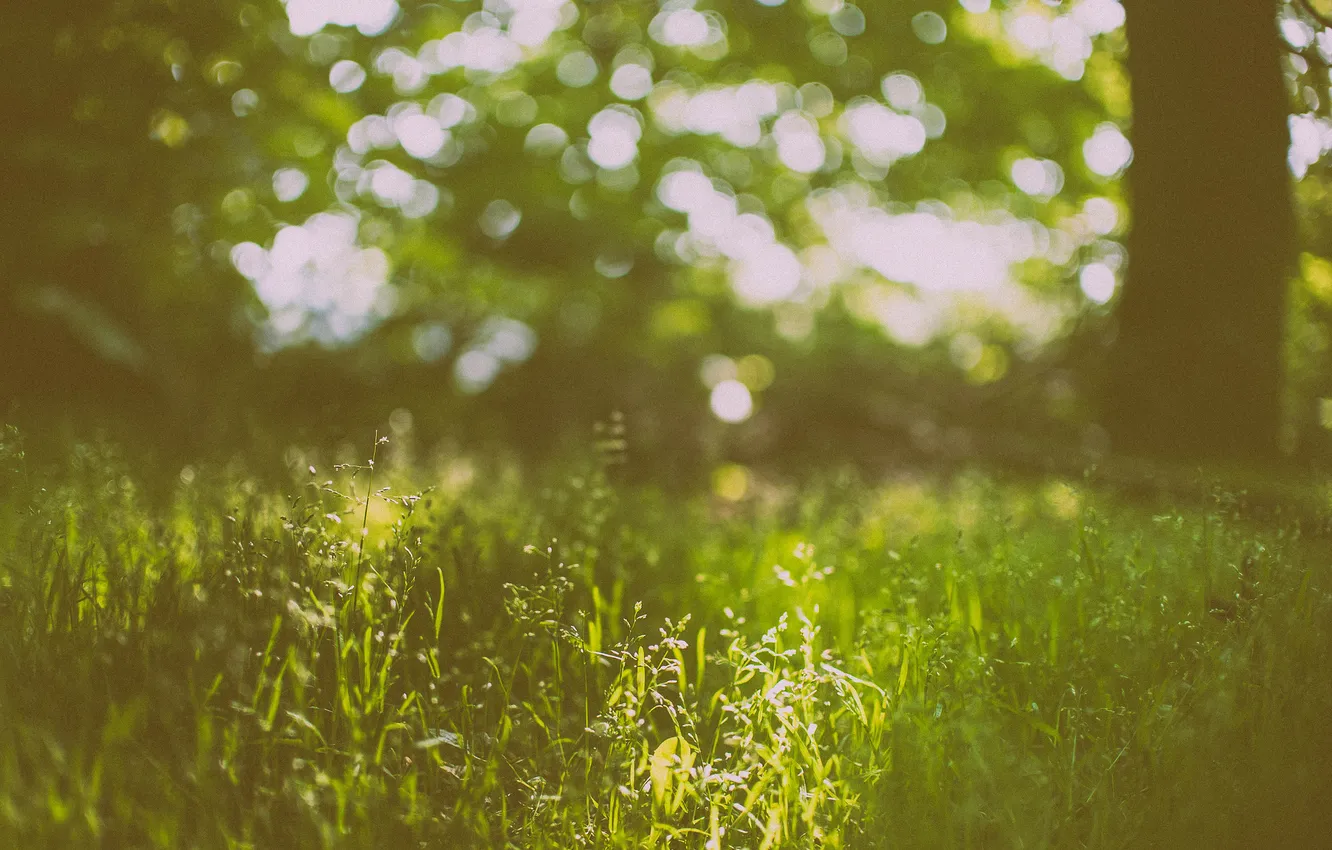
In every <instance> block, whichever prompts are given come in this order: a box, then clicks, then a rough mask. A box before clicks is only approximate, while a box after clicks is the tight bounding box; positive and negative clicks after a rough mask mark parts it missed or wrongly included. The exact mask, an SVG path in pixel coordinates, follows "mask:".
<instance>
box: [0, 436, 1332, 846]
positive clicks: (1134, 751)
mask: <svg viewBox="0 0 1332 850" xmlns="http://www.w3.org/2000/svg"><path fill="white" fill-rule="evenodd" d="M379 450H380V447H379V446H376V448H375V452H376V456H378V452H379ZM296 459H297V458H295V456H293V461H295V460H296ZM299 460H300V463H296V462H293V464H292V466H293V469H295V470H296V471H297V473H296V475H295V478H294V480H293V482H292V484H291V486H290V487H289V488H288V490H287V493H286V494H282V493H275V492H270V491H269V490H268V489H266V488H264V487H261V486H259V485H256V484H255V483H254V482H252V481H248V480H247V479H245V478H244V476H242V475H240V474H238V473H236V472H235V471H234V470H233V471H232V472H217V471H209V470H198V471H192V474H191V475H190V476H188V477H187V478H188V480H186V478H182V483H181V486H180V489H179V492H178V493H177V496H176V498H175V500H174V501H173V502H172V503H171V504H170V505H169V506H166V507H160V508H153V509H149V508H147V507H145V506H144V500H143V498H142V496H141V495H140V493H139V491H138V489H137V485H136V483H135V478H134V475H133V473H132V470H126V469H124V468H123V464H121V463H120V462H119V461H117V459H116V457H115V454H114V452H111V451H109V450H107V449H105V448H104V447H87V446H82V447H76V448H74V449H73V450H71V453H70V459H69V463H68V467H67V468H66V469H65V470H63V471H60V472H58V473H38V472H37V471H35V470H32V469H30V468H28V462H27V460H26V459H25V458H24V457H23V455H22V450H21V441H20V440H19V438H18V435H17V434H14V433H12V432H11V433H8V434H7V435H6V436H5V439H4V442H3V445H0V493H2V494H3V500H4V503H5V504H4V508H3V510H0V846H13V847H25V848H27V847H34V848H39V847H61V848H64V847H93V846H105V847H122V846H124V847H129V846H133V847H172V848H175V847H200V848H211V847H218V848H223V847H225V848H242V847H245V848H268V847H284V848H285V847H367V848H369V847H385V846H404V847H407V846H411V847H420V846H424V847H469V846H472V847H505V846H513V847H552V848H553V847H559V848H566V847H649V846H650V847H709V848H711V847H715V848H725V847H732V848H780V847H851V848H859V847H913V848H914V847H990V846H1001V847H1007V846H1024V847H1040V846H1051V847H1062V846H1072V847H1077V846H1089V847H1091V846H1094V847H1136V846H1151V845H1155V846H1209V847H1210V846H1237V847H1241V846H1242V847H1259V846H1313V845H1316V844H1317V842H1318V841H1319V840H1321V839H1320V838H1319V836H1324V837H1325V836H1326V835H1328V834H1330V833H1329V832H1328V831H1327V829H1328V827H1329V823H1328V814H1327V812H1328V811H1329V807H1328V806H1327V805H1326V801H1327V800H1328V799H1329V793H1330V792H1332V768H1329V764H1328V759H1327V756H1326V754H1327V753H1328V752H1332V728H1329V724H1328V722H1327V718H1328V717H1329V716H1332V662H1330V661H1329V659H1332V593H1330V591H1332V575H1330V573H1332V565H1330V564H1329V560H1328V555H1329V549H1330V548H1332V547H1329V546H1328V545H1327V541H1326V540H1325V539H1324V538H1323V537H1320V536H1318V535H1317V534H1316V533H1311V532H1316V531H1319V530H1314V529H1308V528H1306V529H1299V528H1297V527H1294V526H1291V527H1284V528H1282V527H1263V526H1261V525H1259V524H1256V523H1254V522H1252V521H1250V520H1249V519H1247V518H1246V516H1245V514H1244V511H1243V510H1242V508H1241V507H1240V502H1239V500H1237V499H1234V498H1231V497H1224V496H1219V497H1217V498H1216V499H1215V500H1214V501H1213V502H1212V504H1211V506H1210V508H1209V509H1206V510H1199V511H1191V512H1188V513H1167V514H1159V515H1152V514H1151V513H1148V512H1144V511H1143V510H1142V509H1140V508H1135V507H1133V506H1132V505H1130V504H1126V503H1120V502H1118V501H1116V500H1115V499H1113V498H1112V497H1111V496H1109V495H1106V494H1098V493H1097V492H1095V491H1092V490H1090V489H1087V488H1085V487H1083V486H1082V485H1079V484H1075V483H1071V482H1066V481H1055V482H1049V483H1046V484H1044V485H1040V486H1026V485H1023V486H1018V485H1000V484H996V483H994V482H992V481H989V480H986V479H983V478H980V477H975V476H962V477H958V478H956V479H953V480H950V481H942V482H941V481H932V480H930V479H928V478H924V477H922V478H916V479H900V480H896V481H891V482H887V483H882V484H878V483H876V484H866V483H864V482H862V481H860V480H859V479H858V478H857V477H856V476H855V475H852V474H848V473H838V474H829V475H825V476H821V477H818V478H816V479H814V480H811V481H809V482H806V483H805V484H804V485H802V486H801V487H799V488H794V487H783V488H778V487H775V486H774V485H771V484H769V483H763V482H760V484H752V483H751V484H750V486H747V488H746V492H745V493H739V492H738V490H739V488H732V490H733V491H734V492H732V493H731V494H732V495H736V498H734V499H733V498H730V497H726V498H719V497H717V496H716V495H715V494H711V493H703V494H700V497H699V498H698V499H695V500H686V501H684V502H680V501H678V500H676V499H673V498H669V497H667V496H666V495H665V494H662V493H660V492H657V491H654V490H652V489H650V488H642V487H621V486H614V485H613V484H612V483H611V479H612V478H614V467H613V466H608V465H607V463H608V461H613V460H616V458H614V457H609V456H608V455H606V454H605V453H603V455H602V456H601V459H600V460H597V461H588V462H586V463H581V464H576V465H574V466H573V467H571V468H562V469H558V470H550V471H548V472H546V473H544V474H539V475H537V476H535V477H532V476H531V475H529V476H528V477H527V478H524V477H523V476H521V475H519V474H518V473H517V472H516V471H515V470H513V469H507V471H503V472H498V471H494V470H491V469H489V468H488V467H487V466H486V465H485V464H484V463H481V462H480V461H477V462H476V463H475V464H472V463H468V464H465V465H466V467H467V468H468V469H469V470H472V473H471V474H470V475H469V476H468V481H466V482H460V479H458V477H457V476H456V475H453V473H452V472H450V473H449V474H450V475H452V476H453V477H451V478H448V480H447V481H446V480H443V478H444V477H445V476H443V473H440V474H435V473H431V475H430V477H431V478H434V479H437V480H435V481H428V482H426V483H427V484H430V485H438V487H437V489H434V490H429V489H427V488H426V487H424V486H421V485H420V484H413V483H412V482H411V480H410V479H411V476H412V475H414V474H416V473H415V472H414V470H413V468H410V467H407V466H404V465H401V464H398V465H396V466H394V465H393V464H383V463H379V464H368V463H351V464H347V465H342V466H340V467H334V466H331V465H330V466H327V467H325V466H324V465H323V463H322V461H320V460H319V459H318V458H317V457H314V456H312V455H308V456H307V455H302V456H301V457H300V458H299ZM307 461H309V463H307ZM311 466H313V467H314V469H313V471H311V469H310V467H311ZM463 466H464V464H462V463H461V462H453V463H447V462H442V463H441V464H439V468H440V469H441V470H453V471H454V472H456V470H457V469H461V468H463ZM378 467H383V469H380V468H378ZM391 467H392V469H390V468H391ZM372 471H373V475H372ZM492 472H493V474H492ZM746 475H747V476H749V475H751V473H746ZM753 480H754V481H758V479H757V478H755V479H753ZM747 481H748V479H747ZM760 485H761V486H760ZM765 488H766V489H765ZM751 490H753V491H754V492H751ZM759 490H762V491H763V493H766V494H767V495H763V496H762V497H761V498H760V496H759V495H755V492H757V491H759ZM728 492H731V491H728ZM737 494H738V495H737Z"/></svg>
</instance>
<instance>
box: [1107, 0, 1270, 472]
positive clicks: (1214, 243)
mask: <svg viewBox="0 0 1332 850" xmlns="http://www.w3.org/2000/svg"><path fill="white" fill-rule="evenodd" d="M1125 5H1126V7H1127V13H1128V19H1127V34H1128V43H1129V58H1128V68H1129V72H1130V74H1131V75H1132V95H1133V126H1132V132H1131V138H1132V141H1133V146H1134V160H1133V164H1132V165H1131V166H1130V169H1129V173H1128V181H1129V190H1130V194H1131V208H1132V211H1133V217H1132V218H1133V220H1132V230H1131V232H1130V234H1129V237H1128V249H1129V268H1128V275H1127V279H1126V281H1125V286H1124V292H1123V297H1122V300H1121V302H1120V304H1119V308H1118V315H1117V319H1118V335H1117V337H1116V341H1115V345H1114V350H1113V351H1112V352H1111V359H1110V363H1109V367H1110V375H1109V381H1108V385H1107V387H1106V398H1105V401H1106V411H1105V412H1106V416H1105V420H1106V424H1107V426H1108V428H1109V430H1110V434H1111V438H1112V442H1113V446H1114V449H1115V450H1116V451H1117V452H1121V453H1124V454H1131V455H1146V456H1154V457H1159V458H1169V459H1182V460H1195V459H1211V460H1222V461H1241V462H1254V461H1262V460H1270V459H1273V458H1275V457H1276V455H1277V453H1278V434H1279V428H1280V393H1281V377H1282V369H1281V363H1282V347H1281V340H1282V331H1283V325H1284V319H1285V294H1286V286H1287V275H1288V273H1289V272H1290V271H1291V269H1292V267H1293V254H1294V248H1295V240H1294V218H1293V213H1292V209H1291V189H1290V182H1291V178H1290V173H1289V171H1288V169H1287V165H1286V153H1287V149H1288V146H1289V131H1288V129H1287V123H1286V122H1287V114H1288V109H1287V102H1286V91H1285V84H1284V80H1283V77H1282V71H1281V66H1280V57H1281V45H1280V42H1279V40H1278V38H1279V37H1278V34H1277V26H1276V4H1275V3H1274V2H1272V0H1266V2H1264V0H1235V2H1227V3H1216V2H1215V0H1168V2H1166V0H1129V2H1127V3H1126V4H1125Z"/></svg>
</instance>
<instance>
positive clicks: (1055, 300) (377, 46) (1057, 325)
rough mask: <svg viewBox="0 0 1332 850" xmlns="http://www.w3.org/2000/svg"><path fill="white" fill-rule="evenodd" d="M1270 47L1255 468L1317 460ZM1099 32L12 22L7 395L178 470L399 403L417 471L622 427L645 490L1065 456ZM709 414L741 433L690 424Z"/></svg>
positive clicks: (792, 12) (1080, 449)
mask: <svg viewBox="0 0 1332 850" xmlns="http://www.w3.org/2000/svg"><path fill="white" fill-rule="evenodd" d="M1280 13H1281V14H1282V16H1283V21H1284V23H1283V30H1282V31H1283V33H1284V35H1285V37H1286V40H1287V48H1288V57H1287V67H1288V71H1289V79H1290V81H1291V94H1292V115H1293V117H1292V133H1293V137H1294V145H1293V147H1292V169H1294V170H1295V172H1296V173H1297V174H1300V175H1301V176H1302V177H1303V179H1302V180H1301V183H1300V189H1299V193H1300V203H1301V214H1302V222H1303V226H1304V238H1305V244H1306V246H1307V248H1308V251H1309V253H1308V254H1307V255H1306V258H1305V262H1304V263H1303V265H1302V267H1301V268H1302V271H1303V274H1302V276H1301V279H1300V280H1299V281H1298V282H1297V284H1296V288H1297V290H1298V295H1297V297H1296V298H1295V299H1294V303H1295V311H1294V316H1293V318H1292V325H1291V327H1292V332H1291V334H1290V337H1289V338H1290V345H1289V351H1290V361H1291V375H1292V380H1291V384H1290V393H1289V399H1290V400H1289V410H1288V413H1287V418H1288V422H1289V427H1290V433H1289V439H1288V440H1287V442H1288V445H1289V448H1290V449H1291V450H1292V451H1296V450H1298V451H1300V452H1301V453H1303V454H1304V455H1306V456H1309V455H1311V454H1313V453H1316V451H1317V450H1318V449H1319V447H1320V446H1324V445H1325V444H1326V442H1327V440H1326V437H1325V436H1324V435H1325V434H1326V433H1327V426H1328V424H1330V423H1332V414H1329V413H1328V410H1329V409H1332V407H1329V405H1330V404H1332V403H1330V402H1326V401H1323V399H1326V398H1329V397H1332V381H1330V379H1329V375H1330V374H1332V371H1330V370H1329V369H1328V368H1327V363H1326V358H1327V348H1328V345H1327V340H1328V330H1327V327H1328V318H1329V317H1328V310H1329V309H1332V308H1329V306H1328V305H1329V304H1330V303H1332V300H1330V299H1329V296H1328V295H1327V293H1326V292H1324V291H1323V290H1324V289H1327V286H1326V285H1325V284H1327V281H1326V280H1324V278H1325V277H1327V275H1326V274H1324V269H1323V267H1324V266H1325V265H1326V263H1325V262H1324V261H1323V259H1322V255H1324V254H1327V253H1330V252H1332V246H1327V245H1324V244H1323V243H1325V242H1326V241H1327V240H1328V238H1329V237H1328V233H1332V230H1329V228H1327V226H1326V211H1327V210H1328V209H1329V205H1328V203H1327V200H1326V199H1327V196H1328V193H1327V190H1326V174H1325V170H1324V168H1323V166H1322V164H1321V155H1322V153H1323V150H1324V148H1325V146H1326V145H1327V140H1332V129H1330V128H1329V125H1328V123H1327V111H1328V109H1327V100H1328V97H1327V94H1326V93H1327V91H1328V88H1327V59H1328V57H1329V56H1332V36H1329V32H1328V31H1325V30H1322V29H1321V28H1320V27H1319V26H1318V25H1317V22H1316V20H1315V19H1314V17H1313V16H1312V15H1311V14H1310V12H1309V10H1308V9H1306V8H1304V7H1301V6H1296V5H1292V6H1282V7H1281V11H1280ZM1122 17H1123V10H1122V8H1121V6H1120V5H1119V3H1118V2H1117V0H1076V2H1062V3H1060V2H1053V3H1040V2H1034V0H1012V2H1008V3H1006V4H999V3H996V4H994V5H991V3H990V2H989V0H965V2H960V3H955V2H951V0H949V2H945V0H919V2H912V3H896V2H894V3H887V4H880V5H876V6H873V7H870V6H866V7H864V8H860V7H856V6H854V5H850V4H848V3H846V2H844V0H802V1H801V2H797V0H788V2H785V3H776V4H772V5H770V4H769V3H767V2H751V1H750V0H734V2H714V3H698V4H694V3H690V2H682V1H680V0H672V1H671V2H665V3H656V2H638V1H637V0H618V2H609V0H603V1H602V2H578V3H574V2H564V1H563V0H558V1H557V0H523V2H519V0H486V2H484V3H481V2H452V0H449V2H441V3H404V4H403V5H402V6H401V7H399V6H398V5H397V4H396V3H394V2H392V0H389V2H384V3H379V2H365V3H359V4H348V3H338V2H332V0H289V2H287V3H286V4H285V5H283V4H278V3H276V2H273V3H263V4H259V3H243V2H235V0H224V2H218V3H213V4H209V6H208V7H207V8H206V9H200V8H197V7H194V6H188V5H186V4H181V3H177V2H171V0H120V2H114V3H112V2H99V0H80V2H62V3H55V4H39V5H37V6H33V7H30V8H24V9H21V10H16V11H15V13H14V20H13V25H12V26H10V27H8V28H7V30H6V33H5V35H4V36H3V37H0V38H3V43H2V44H0V48H2V49H3V50H4V51H5V55H6V56H7V57H8V58H9V59H10V67H12V68H14V69H19V70H21V71H22V73H10V74H8V75H6V76H5V77H4V79H3V82H0V86H3V89H2V91H3V99H2V100H0V103H3V104H4V106H5V107H6V112H7V114H8V116H9V118H10V120H9V121H8V122H7V124H8V129H7V130H6V131H5V136H4V143H5V146H6V148H7V149H8V151H9V153H10V154H11V157H10V159H11V161H12V162H13V163H14V167H13V168H12V169H11V170H10V171H11V173H10V185H9V191H8V192H7V193H6V194H7V196H8V198H9V203H7V204H6V205H5V207H4V210H3V216H4V218H3V220H0V230H2V231H3V233H4V243H5V245H6V246H7V248H8V249H9V250H6V251H4V253H3V254H0V300H3V303H4V309H3V312H2V313H0V355H2V356H3V359H4V363H5V365H4V368H3V369H2V370H0V397H3V398H4V399H6V400H8V401H14V400H17V401H18V403H19V405H20V407H19V408H18V410H17V412H14V411H11V414H10V415H11V416H17V417H19V418H21V417H22V416H23V415H24V411H34V415H37V414H38V413H40V412H41V411H50V410H59V411H63V412H65V413H72V414H73V417H74V421H76V422H78V421H81V422H83V423H86V422H88V421H98V422H104V421H109V420H110V419H112V418H114V417H116V416H123V415H127V414H128V415H129V420H128V421H129V422H130V423H132V424H131V425H130V426H129V427H130V428H133V429H135V430H137V431H142V429H144V428H148V429H150V433H153V434H155V435H156V438H157V439H159V440H160V441H161V442H162V443H163V444H168V445H175V444H182V445H189V446H194V447H196V448H197V447H199V446H204V445H214V444H218V443H220V444H223V445H230V444H234V443H235V442H236V441H237V440H240V439H247V438H252V437H253V436H254V435H256V434H267V433H278V434H286V435H290V434H292V433H304V434H307V435H316V436H318V437H320V438H324V437H333V438H338V437H342V436H344V435H345V434H347V433H356V434H361V433H362V432H364V431H368V430H369V428H370V427H372V426H373V423H375V422H378V421H380V420H382V419H383V417H384V416H385V415H386V413H387V411H390V410H394V409H400V408H404V409H409V410H411V411H413V412H414V413H415V415H416V421H417V426H418V428H419V429H420V431H421V433H422V434H423V435H431V436H434V437H437V436H439V435H442V434H445V433H449V434H452V435H454V436H456V437H458V438H460V439H465V440H468V439H499V440H503V441H506V442H508V443H510V444H512V445H516V446H518V447H520V448H521V449H523V450H527V451H534V452H542V451H546V450H549V449H551V448H553V447H554V446H556V445H558V444H559V443H560V441H561V439H563V435H565V434H567V433H577V434H581V433H584V432H585V428H586V426H587V424H588V423H589V422H591V421H593V420H595V419H597V418H600V417H603V416H605V415H606V414H607V413H608V412H609V411H610V410H612V409H618V410H623V411H624V412H625V414H626V416H627V419H628V423H629V427H630V432H631V434H632V435H633V437H634V440H635V441H636V444H637V445H638V446H639V447H640V448H641V449H643V450H644V453H645V454H647V455H649V456H651V457H654V458H658V459H661V460H662V461H664V462H666V463H671V462H675V461H678V462H682V463H687V462H689V461H690V460H691V459H692V458H696V457H699V456H704V457H718V456H721V455H726V454H731V455H735V454H737V453H738V454H740V455H742V456H744V455H746V454H748V455H760V454H768V455H776V454H778V453H779V452H778V450H779V449H780V450H782V451H783V453H784V454H786V455H788V456H795V455H801V454H807V453H810V452H813V453H816V454H817V453H818V452H822V451H828V450H829V447H835V449H836V451H838V452H840V453H842V454H846V453H847V452H855V451H860V450H861V447H864V449H865V450H868V451H873V452H888V453H890V454H892V453H907V454H912V455H916V456H921V455H924V456H938V455H940V454H947V453H950V452H953V453H957V452H962V453H965V452H968V451H972V450H974V449H975V448H976V447H977V445H978V443H981V442H984V441H985V440H986V439H991V442H998V443H1002V442H1004V439H1000V438H998V437H993V438H991V436H989V435H1014V436H1013V438H1012V440H1010V441H1009V442H1012V441H1013V440H1016V441H1017V442H1019V443H1025V444H1027V445H1036V446H1046V445H1050V444H1057V445H1060V446H1063V447H1066V448H1067V449H1068V450H1069V451H1070V452H1072V453H1073V454H1075V455H1077V456H1079V457H1083V458H1086V457H1093V456H1095V455H1096V454H1097V453H1099V452H1100V451H1102V450H1103V448H1104V446H1103V443H1104V437H1103V434H1102V433H1101V432H1100V431H1099V430H1098V429H1097V428H1096V426H1095V425H1094V412H1095V410H1094V405H1093V404H1092V401H1093V398H1092V396H1093V394H1094V390H1095V386H1096V382H1097V368H1098V366H1099V359H1100V357H1099V355H1100V352H1101V351H1102V348H1103V346H1104V343H1105V340H1106V339H1107V338H1109V336H1110V335H1111V334H1112V333H1113V317H1112V309H1113V305H1114V294H1115V291H1116V287H1117V285H1118V283H1117V282H1118V280H1119V279H1120V277H1121V276H1122V267H1123V263H1124V259H1125V258H1124V252H1123V249H1122V247H1121V246H1120V244H1119V242H1118V241H1117V240H1118V238H1119V237H1120V236H1121V235H1122V234H1123V232H1124V230H1125V228H1126V227H1127V225H1128V223H1129V220H1128V213H1129V211H1128V207H1127V205H1126V202H1125V199H1124V198H1123V197H1122V195H1121V192H1120V188H1119V184H1118V182H1117V177H1118V175H1119V174H1120V173H1121V171H1122V169H1123V167H1124V165H1125V164H1126V163H1127V161H1128V157H1129V156H1130V154H1131V150H1130V149H1129V148H1128V147H1127V143H1126V142H1125V141H1124V137H1123V135H1121V134H1120V131H1119V128H1122V129H1123V130H1125V131H1128V130H1129V129H1130V128H1129V118H1130V104H1129V103H1128V94H1127V92H1128V88H1127V80H1126V78H1125V74H1124V71H1123V69H1122V66H1121V64H1120V60H1121V58H1122V56H1123V54H1124V50H1125V44H1124V39H1123V31H1122V27H1121V26H1120V25H1119V24H1120V23H1121V22H1122ZM1202 61H1203V60H1202V59H1201V58H1200V62H1202ZM1181 96H1182V97H1187V87H1186V86H1185V87H1183V88H1182V89H1181ZM238 269H239V270H240V272H244V273H245V276H242V274H240V273H238ZM247 277H248V278H249V279H247ZM746 358H748V359H746ZM746 363H747V364H748V366H745V364H746ZM727 381H737V382H739V384H740V385H743V390H742V389H741V388H740V387H738V386H733V387H731V388H732V389H733V390H734V392H733V393H732V395H733V399H738V401H736V404H739V405H740V407H739V408H737V409H736V410H735V411H734V413H735V414H736V415H735V416H733V417H731V418H736V419H747V420H748V421H746V422H744V424H743V425H740V426H739V427H732V426H726V425H723V424H722V423H720V422H719V421H718V418H717V416H715V415H714V414H713V412H712V411H710V410H709V392H710V390H711V389H714V388H715V387H716V385H717V384H719V383H723V382H727ZM728 386H729V385H728ZM713 401H714V407H715V402H716V399H715V398H714V399H713ZM746 404H747V405H748V407H746ZM750 408H752V411H751V410H750ZM1320 411H1321V412H1320ZM751 412H752V416H751V415H750V413H751ZM740 414H744V415H740ZM1320 417H1321V418H1320ZM723 418H725V417H723ZM279 439H282V438H279ZM700 449H701V450H702V451H701V453H700Z"/></svg>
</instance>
